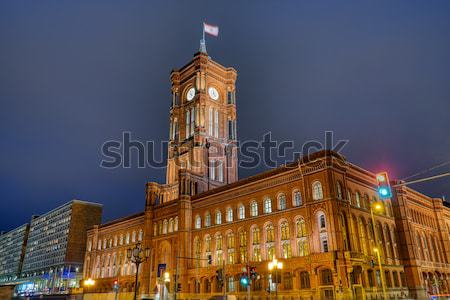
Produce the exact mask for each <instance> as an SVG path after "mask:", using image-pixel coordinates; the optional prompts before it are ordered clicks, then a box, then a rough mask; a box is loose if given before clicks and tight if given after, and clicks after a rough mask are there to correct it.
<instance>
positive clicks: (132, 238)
mask: <svg viewBox="0 0 450 300" xmlns="http://www.w3.org/2000/svg"><path fill="white" fill-rule="evenodd" d="M164 221H165V222H167V220H164ZM131 241H132V242H133V243H135V242H136V231H134V230H133V233H132V234H131Z"/></svg>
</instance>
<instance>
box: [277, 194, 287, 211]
mask: <svg viewBox="0 0 450 300" xmlns="http://www.w3.org/2000/svg"><path fill="white" fill-rule="evenodd" d="M278 209H279V210H284V209H286V195H285V194H284V193H281V194H279V195H278Z"/></svg>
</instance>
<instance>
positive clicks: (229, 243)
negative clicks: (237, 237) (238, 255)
mask: <svg viewBox="0 0 450 300" xmlns="http://www.w3.org/2000/svg"><path fill="white" fill-rule="evenodd" d="M227 248H228V249H234V234H233V233H232V232H229V233H228V234H227Z"/></svg>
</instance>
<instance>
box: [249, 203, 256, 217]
mask: <svg viewBox="0 0 450 300" xmlns="http://www.w3.org/2000/svg"><path fill="white" fill-rule="evenodd" d="M250 215H251V216H252V217H256V216H258V202H256V200H253V201H252V203H250Z"/></svg>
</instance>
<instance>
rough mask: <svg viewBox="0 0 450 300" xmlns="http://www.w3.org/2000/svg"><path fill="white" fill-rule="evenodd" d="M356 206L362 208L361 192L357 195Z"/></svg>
mask: <svg viewBox="0 0 450 300" xmlns="http://www.w3.org/2000/svg"><path fill="white" fill-rule="evenodd" d="M355 205H356V207H361V195H360V194H359V192H356V193H355Z"/></svg>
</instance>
